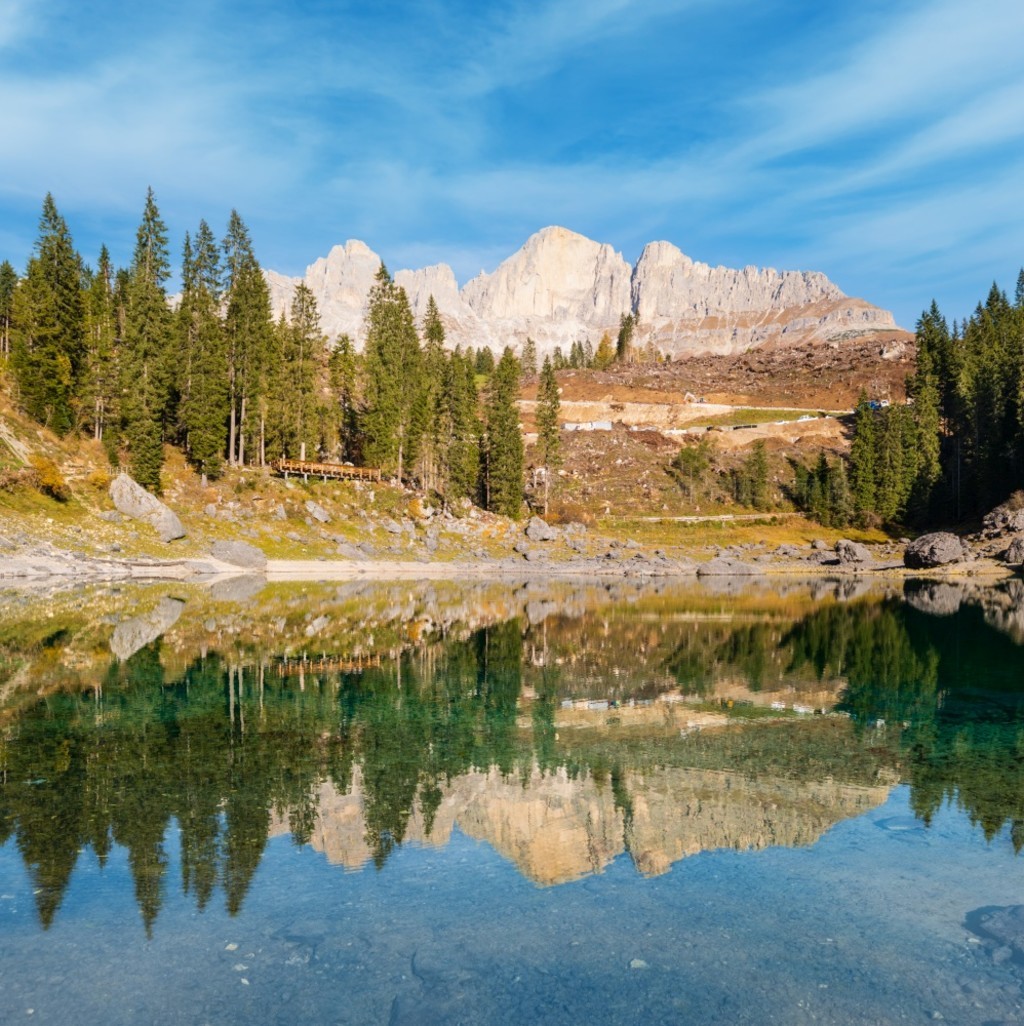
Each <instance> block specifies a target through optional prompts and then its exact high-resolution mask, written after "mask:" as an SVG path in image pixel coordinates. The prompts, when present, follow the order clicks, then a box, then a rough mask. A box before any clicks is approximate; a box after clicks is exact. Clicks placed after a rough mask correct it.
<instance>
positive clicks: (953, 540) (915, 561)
mask: <svg viewBox="0 0 1024 1026" xmlns="http://www.w3.org/2000/svg"><path fill="white" fill-rule="evenodd" d="M970 554H971V550H970V549H969V548H968V547H967V546H966V545H965V544H964V542H963V541H961V540H960V539H959V538H958V537H957V536H956V535H955V534H949V533H948V532H947V531H935V532H933V533H932V534H922V535H921V537H920V538H915V539H914V541H912V542H911V543H910V544H909V545H908V546H907V547H906V549H904V551H903V565H904V566H906V567H908V568H909V569H911V570H930V569H933V568H934V567H938V566H949V565H951V564H953V563H963V562H965V561H966V560H968V559H969V558H970Z"/></svg>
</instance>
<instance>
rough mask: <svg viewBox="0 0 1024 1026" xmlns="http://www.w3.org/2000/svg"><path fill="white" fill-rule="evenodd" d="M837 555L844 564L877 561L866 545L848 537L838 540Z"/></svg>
mask: <svg viewBox="0 0 1024 1026" xmlns="http://www.w3.org/2000/svg"><path fill="white" fill-rule="evenodd" d="M836 555H837V556H838V557H839V562H840V563H842V564H843V565H844V566H846V565H849V564H858V563H859V564H863V563H873V562H874V561H875V560H874V557H873V556H872V555H871V550H870V549H869V548H868V547H867V546H866V545H860V544H858V543H857V542H853V541H849V540H848V539H846V538H840V539H839V541H837V542H836Z"/></svg>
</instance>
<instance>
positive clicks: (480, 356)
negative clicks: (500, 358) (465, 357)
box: [476, 346, 494, 378]
mask: <svg viewBox="0 0 1024 1026" xmlns="http://www.w3.org/2000/svg"><path fill="white" fill-rule="evenodd" d="M476 372H477V374H479V375H481V377H485V378H489V377H490V376H491V375H492V374H493V373H494V353H492V352H491V347H490V346H484V347H483V348H482V349H478V350H477V351H476Z"/></svg>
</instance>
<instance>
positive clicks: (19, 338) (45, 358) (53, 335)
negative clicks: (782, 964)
mask: <svg viewBox="0 0 1024 1026" xmlns="http://www.w3.org/2000/svg"><path fill="white" fill-rule="evenodd" d="M82 277H83V268H82V261H81V258H80V257H79V255H78V253H77V252H76V251H75V248H74V243H73V242H72V239H71V233H70V232H69V231H68V226H67V223H66V222H65V221H64V218H63V217H61V215H60V213H59V212H58V210H57V205H56V204H55V203H54V201H53V196H51V195H50V194H49V193H47V195H46V199H45V200H44V201H43V211H42V215H41V216H40V219H39V238H38V239H37V240H36V245H35V251H34V253H33V255H32V257H31V259H30V260H29V262H28V268H27V270H26V273H25V279H24V281H23V282H22V283H21V285H20V286H19V288H18V289H17V291H16V292H15V301H14V304H13V310H12V313H13V319H14V321H15V325H16V328H17V330H16V331H15V332H14V336H13V340H12V366H13V369H14V374H15V380H16V381H17V385H18V392H19V396H20V401H21V404H22V406H23V407H24V409H25V411H26V412H27V413H28V414H29V416H31V417H33V418H34V419H35V420H38V421H39V422H40V423H41V424H46V425H47V426H49V427H50V428H52V429H53V430H54V431H56V432H57V433H58V434H60V435H66V434H67V433H68V432H69V431H71V430H72V428H74V427H75V423H76V419H77V411H76V408H75V407H76V391H77V387H78V379H79V376H80V374H81V371H82V364H83V361H84V357H85V311H84V306H83V302H82Z"/></svg>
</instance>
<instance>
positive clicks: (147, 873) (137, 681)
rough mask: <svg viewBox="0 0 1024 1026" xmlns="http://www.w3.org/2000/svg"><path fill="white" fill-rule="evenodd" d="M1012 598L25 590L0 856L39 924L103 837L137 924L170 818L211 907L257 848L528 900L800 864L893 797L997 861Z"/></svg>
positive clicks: (152, 910) (4, 762) (995, 593)
mask: <svg viewBox="0 0 1024 1026" xmlns="http://www.w3.org/2000/svg"><path fill="white" fill-rule="evenodd" d="M1018 583H1019V582H1011V583H1010V585H1009V586H1008V587H1004V588H1001V589H1000V588H992V589H988V590H983V589H973V590H972V589H967V588H965V589H958V590H950V588H949V586H946V585H943V586H941V587H939V586H934V585H928V586H925V587H924V588H923V589H922V588H912V589H910V590H908V593H907V594H906V595H905V596H904V595H896V594H882V595H878V594H875V595H869V596H867V597H854V599H853V600H851V601H846V600H845V599H847V598H849V596H845V595H843V593H842V591H841V586H836V587H834V589H833V590H832V591H830V592H828V593H827V594H825V595H824V596H823V594H822V588H823V584H822V582H816V583H815V584H814V585H813V586H805V587H790V588H789V589H788V590H787V593H786V594H780V593H779V592H778V591H774V590H771V589H770V588H768V587H767V586H764V585H761V586H755V587H754V588H752V589H749V590H748V591H747V592H744V593H743V594H741V595H738V596H728V597H723V596H721V595H719V594H715V593H710V592H707V591H701V590H700V589H699V588H697V587H696V586H689V587H688V588H687V589H678V588H672V587H667V586H660V587H658V588H656V589H644V588H642V587H640V586H639V585H614V586H611V587H606V586H601V587H597V586H569V585H558V586H556V587H554V588H551V589H546V588H544V587H542V586H539V585H537V584H528V585H523V586H521V587H518V586H514V587H509V586H508V585H501V586H478V587H477V588H475V589H470V590H469V591H468V592H467V591H464V590H459V589H452V590H450V591H449V590H446V589H445V587H443V586H438V585H431V586H427V587H423V588H417V587H415V586H409V585H402V586H387V587H379V588H374V587H373V586H370V585H367V584H364V583H361V584H359V585H356V586H343V587H340V588H330V589H315V588H307V589H302V588H298V587H283V586H282V587H279V588H276V589H275V588H270V589H267V591H266V592H265V593H264V594H261V595H259V596H252V595H250V596H248V598H247V601H246V604H245V605H241V606H240V605H238V604H237V601H235V600H234V599H232V600H230V601H227V600H225V599H224V598H223V595H210V594H204V593H198V592H196V593H193V592H189V591H187V590H186V591H182V592H181V593H178V594H174V595H166V594H158V593H151V592H148V591H144V590H140V591H139V592H129V593H125V594H112V593H95V594H92V595H90V597H89V601H87V602H84V601H83V597H82V596H81V595H77V596H76V595H71V596H65V601H64V604H63V605H62V604H61V599H60V598H59V597H56V598H55V597H53V596H51V597H50V598H49V600H48V601H47V602H46V603H45V604H38V605H37V606H34V607H31V606H30V607H29V608H28V609H26V610H23V611H21V612H18V613H17V615H12V616H8V617H6V618H5V620H4V626H3V627H2V628H0V688H2V689H3V690H2V694H3V699H4V707H3V713H2V715H3V717H4V718H3V720H0V723H2V724H3V731H2V735H0V843H4V842H7V841H13V842H14V843H16V845H17V847H18V850H19V852H20V854H21V857H22V859H23V861H24V864H25V866H26V868H27V870H28V872H29V874H30V876H31V879H32V883H33V887H34V891H35V900H36V906H37V911H38V916H39V919H40V921H41V923H42V924H43V926H49V925H50V924H51V923H52V922H53V921H54V918H55V916H56V914H57V912H58V909H59V907H60V905H61V901H62V898H63V895H64V893H65V891H66V888H67V887H68V884H69V881H70V880H71V877H72V874H73V872H74V869H75V866H76V864H77V862H78V860H79V858H80V856H81V854H82V852H83V850H84V849H87V848H89V849H91V850H92V851H93V852H94V853H95V854H96V856H97V858H98V859H99V860H100V862H101V863H102V862H103V861H105V860H106V858H107V857H108V854H109V853H110V852H111V850H112V848H113V846H114V845H117V846H120V847H121V848H123V849H125V850H126V852H127V855H128V862H129V865H130V869H131V876H132V879H133V881H134V888H135V899H136V902H137V905H138V908H139V910H140V913H141V916H142V920H143V923H144V924H145V927H146V929H147V931H151V930H152V928H153V924H154V923H155V921H156V920H157V917H158V915H159V912H160V909H161V904H162V902H163V901H164V899H165V896H166V893H167V888H168V887H170V886H172V882H171V881H169V880H168V879H167V873H168V865H169V861H170V860H169V857H168V851H167V849H166V845H167V844H168V843H169V841H168V838H169V837H171V836H173V834H174V831H172V830H171V829H170V828H171V827H172V825H177V827H178V828H179V829H178V831H177V836H178V837H179V838H180V840H179V842H178V843H179V844H180V865H181V881H180V887H181V888H182V890H183V891H184V892H185V893H186V894H188V895H190V896H191V898H192V900H193V901H194V903H195V905H196V907H197V908H198V909H200V910H201V909H203V908H205V907H206V906H207V905H208V904H209V903H210V902H211V901H212V900H214V898H215V895H216V896H218V897H217V900H219V901H222V902H223V904H224V907H225V908H226V909H227V910H228V911H229V912H230V913H232V914H234V913H236V912H237V911H238V910H239V909H240V908H241V907H242V904H243V902H244V900H245V897H246V894H247V892H248V890H249V888H250V886H251V884H252V880H253V876H254V874H255V872H256V869H257V867H258V866H259V864H260V861H261V858H262V855H263V852H264V849H265V846H266V844H267V842H268V838H270V837H272V836H274V835H277V834H281V833H285V832H287V833H289V834H290V835H291V836H292V838H293V839H294V841H295V843H296V844H299V845H304V844H307V843H308V844H311V845H312V846H313V847H314V848H316V849H317V850H319V851H321V852H323V853H324V855H325V856H326V857H327V858H328V860H330V861H331V862H333V863H336V864H338V865H340V866H344V867H346V868H348V869H357V868H361V867H363V866H365V865H367V864H370V863H372V864H374V865H376V866H377V867H378V868H380V867H382V866H384V865H385V863H386V862H387V860H388V858H389V856H390V855H391V854H392V852H393V851H394V850H395V848H396V846H398V845H401V844H403V843H405V842H410V841H414V842H417V843H420V844H424V845H444V844H445V843H446V842H447V841H448V838H449V837H450V836H451V835H452V832H453V830H455V829H456V827H457V828H458V829H459V830H460V831H461V832H463V833H465V834H468V835H469V836H471V837H474V838H478V839H480V840H484V841H486V842H488V843H489V844H490V845H492V846H493V847H494V848H495V849H496V850H497V851H498V852H500V853H501V854H503V855H504V856H506V857H507V858H508V859H510V860H512V861H513V862H514V863H515V864H516V866H517V867H518V868H519V869H520V871H521V872H522V873H523V874H524V875H525V876H527V877H529V878H530V879H532V880H534V881H535V882H537V883H538V884H542V885H550V884H557V883H562V882H565V881H568V880H572V879H577V878H579V877H581V876H585V875H587V874H591V873H595V872H600V871H601V870H602V869H603V868H605V867H606V866H607V865H608V864H609V863H610V862H611V861H612V860H613V859H614V858H615V857H617V856H618V855H619V854H621V853H628V855H629V856H630V858H631V859H632V861H633V863H634V865H635V867H636V869H637V870H638V871H639V872H641V873H643V874H648V875H652V874H659V873H662V872H664V871H665V870H667V869H668V868H669V867H670V866H671V865H672V864H673V863H675V862H676V861H678V860H679V859H681V858H683V857H686V856H688V855H692V854H695V853H697V852H700V851H706V850H709V849H715V848H739V849H748V848H763V847H767V846H771V845H803V844H810V843H813V842H814V841H815V840H816V839H817V838H819V837H820V836H821V835H822V834H823V833H824V832H825V831H826V830H828V829H829V828H830V827H831V826H832V825H834V824H835V823H836V822H838V821H839V820H841V819H844V818H847V817H850V816H856V815H859V814H861V813H863V812H865V811H867V810H869V809H871V808H873V807H874V806H876V805H878V804H880V803H881V802H882V801H884V800H885V798H886V796H887V794H888V789H889V787H890V786H891V785H892V784H894V783H896V782H898V781H900V780H903V781H906V782H909V784H910V785H911V802H912V806H913V809H914V811H915V812H916V813H917V814H918V815H919V816H921V817H922V818H923V819H924V820H925V821H928V820H929V819H930V818H931V817H932V816H933V815H934V813H935V812H936V811H937V810H938V809H939V808H940V806H941V805H942V804H943V803H945V802H947V801H956V802H958V803H959V804H960V806H961V807H962V808H964V809H965V810H967V812H968V813H969V815H970V816H971V818H972V820H973V821H974V822H977V823H978V824H980V825H981V826H982V827H983V829H984V831H985V834H986V836H988V837H991V836H994V835H995V834H996V833H997V832H998V831H1000V830H1001V829H1002V828H1003V827H1004V826H1006V825H1009V826H1010V828H1011V833H1012V839H1013V844H1014V847H1015V849H1017V850H1018V851H1019V849H1020V847H1021V845H1022V843H1024V759H1022V755H1024V692H1022V689H1021V680H1022V674H1021V669H1022V666H1024V660H1022V649H1021V647H1020V640H1021V636H1022V635H1021V634H1020V633H1018V631H1017V623H1018V615H1017V614H1018V611H1019V604H1017V603H1018V599H1019V597H1020V596H1019V594H1018V590H1019V589H1018ZM125 600H128V601H129V602H130V603H131V606H130V608H131V609H132V613H131V615H119V614H118V609H119V608H121V604H122V603H124V602H125ZM16 608H17V607H15V606H14V605H13V604H11V605H9V606H8V607H6V610H5V611H7V612H12V613H13V612H14V611H15V609H16Z"/></svg>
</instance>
